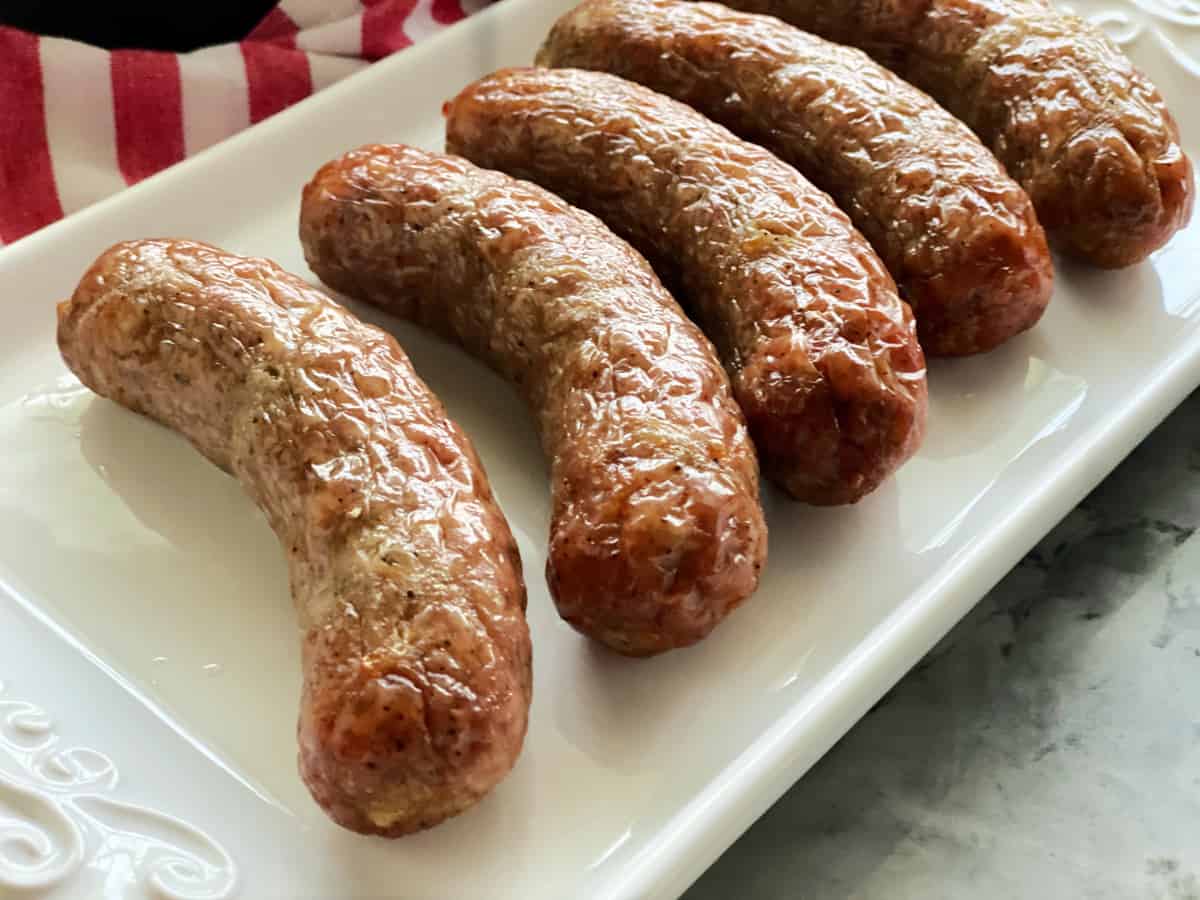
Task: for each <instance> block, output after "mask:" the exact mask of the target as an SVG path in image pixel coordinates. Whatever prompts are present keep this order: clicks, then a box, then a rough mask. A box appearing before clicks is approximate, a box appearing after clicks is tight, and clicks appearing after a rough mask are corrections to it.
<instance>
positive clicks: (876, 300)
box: [446, 69, 926, 504]
mask: <svg viewBox="0 0 1200 900" xmlns="http://www.w3.org/2000/svg"><path fill="white" fill-rule="evenodd" d="M446 113H447V117H448V120H447V132H446V143H447V145H448V147H449V149H450V150H451V151H452V152H457V153H461V154H462V155H464V156H467V157H469V158H470V159H473V160H474V161H475V162H477V163H479V164H480V165H485V166H490V167H492V168H498V169H503V170H505V171H508V172H510V173H512V174H514V175H517V176H519V177H525V178H529V179H530V180H533V181H537V182H539V183H541V184H542V185H544V186H545V187H548V188H550V189H551V190H553V191H555V192H556V193H558V194H560V195H562V196H563V197H565V198H566V199H567V200H568V201H570V202H573V203H575V204H577V205H579V206H582V207H584V208H587V209H590V210H591V211H592V212H594V213H596V214H598V215H599V216H600V218H602V219H604V220H605V221H606V222H607V223H608V224H609V226H610V227H612V228H613V229H614V230H615V231H617V232H618V233H619V234H621V235H622V236H623V237H626V238H627V239H628V240H629V241H630V242H631V243H632V244H633V245H634V246H635V247H637V248H638V249H639V250H641V251H642V252H643V253H644V254H646V256H647V257H648V258H649V259H650V262H651V263H652V264H653V265H654V266H655V268H656V269H657V270H658V272H659V275H660V276H663V278H664V280H665V281H666V282H667V283H668V285H671V286H676V287H677V290H678V291H679V293H678V294H677V296H679V297H680V298H681V299H682V300H684V301H685V305H687V306H689V307H690V311H691V312H692V313H693V314H694V315H695V316H696V318H697V319H698V320H699V322H700V325H701V327H702V328H703V329H704V330H705V332H706V333H707V334H708V336H709V337H710V338H712V340H713V343H714V344H716V347H717V351H718V353H719V354H720V355H721V358H722V359H723V361H724V362H725V365H726V367H727V368H728V370H729V373H730V379H731V381H732V383H733V388H734V396H735V397H736V398H737V400H738V402H739V403H740V404H741V407H742V409H743V411H744V412H745V414H746V419H747V421H748V422H749V425H750V433H751V435H752V436H753V437H754V441H755V443H756V444H757V446H758V450H759V454H760V459H761V461H762V464H763V468H764V470H765V471H766V472H767V474H768V475H770V476H771V477H772V478H774V479H775V480H777V481H778V482H779V483H780V484H781V485H783V486H784V487H785V488H786V489H787V490H788V491H789V492H791V494H792V495H793V496H794V497H797V498H799V499H802V500H807V501H809V502H812V503H825V504H830V503H852V502H854V501H855V500H858V499H859V498H861V497H862V496H863V495H865V494H866V493H868V492H869V491H871V490H872V489H873V488H875V487H876V486H877V485H878V484H879V483H880V482H881V481H882V480H883V479H884V478H885V477H887V476H888V475H889V474H890V473H891V472H892V471H894V470H895V469H896V467H897V466H899V465H900V464H901V463H902V462H903V461H904V460H905V459H907V458H908V457H909V456H910V455H911V454H912V453H913V451H914V450H915V449H916V447H917V445H918V444H919V442H920V439H921V436H922V433H923V430H924V424H925V408H926V385H925V360H924V356H923V355H922V353H921V348H920V346H919V345H918V344H917V339H916V332H915V328H914V326H913V320H912V313H911V312H910V311H909V309H908V306H907V304H905V303H904V302H903V301H901V300H900V299H899V297H897V295H896V289H895V285H894V283H893V282H892V279H891V277H890V276H889V275H888V273H887V270H886V269H884V267H883V264H882V263H881V262H880V261H879V258H878V257H877V256H876V255H875V253H874V251H873V250H872V249H871V247H870V245H868V244H867V242H866V240H865V239H864V238H863V237H862V235H860V234H859V233H858V232H857V231H855V230H854V227H853V226H852V225H851V224H850V221H849V219H847V218H846V216H845V214H844V213H843V212H842V211H841V210H839V209H838V208H837V207H836V206H834V205H833V202H832V201H831V200H830V199H829V198H828V197H827V196H826V195H825V194H823V193H821V192H820V191H818V190H817V189H816V188H814V187H813V186H812V185H811V184H810V183H809V182H808V181H806V180H805V179H804V177H803V176H801V175H800V174H799V173H798V172H796V170H795V169H793V168H791V167H790V166H788V165H785V164H784V163H782V162H780V161H779V160H778V159H776V158H775V157H774V156H772V155H771V154H770V153H768V152H767V151H766V150H763V149H762V148H761V147H758V146H756V145H754V144H749V143H747V142H745V141H743V140H740V139H739V138H737V137H735V136H734V135H733V134H732V133H730V132H729V131H727V130H726V129H725V128H723V127H721V126H720V125H717V124H715V123H713V122H711V121H710V120H708V119H706V118H704V116H702V115H700V114H699V113H697V112H696V111H695V110H693V109H691V108H690V107H687V106H684V105H683V104H682V103H678V102H676V101H674V100H672V99H670V98H668V97H665V96H663V95H661V94H656V93H654V92H653V91H650V90H648V89H646V88H644V87H641V86H640V85H636V84H633V83H631V82H628V81H625V80H624V79H621V78H616V77H614V76H612V75H606V74H603V73H600V72H585V71H580V70H577V69H509V70H504V71H500V72H497V73H494V74H492V75H489V76H488V77H486V78H483V79H481V80H480V81H478V82H476V83H475V84H473V85H470V86H469V87H467V88H466V89H465V90H464V91H463V92H462V93H461V94H459V96H458V97H457V98H455V99H454V100H453V101H452V102H451V103H449V104H447V108H446Z"/></svg>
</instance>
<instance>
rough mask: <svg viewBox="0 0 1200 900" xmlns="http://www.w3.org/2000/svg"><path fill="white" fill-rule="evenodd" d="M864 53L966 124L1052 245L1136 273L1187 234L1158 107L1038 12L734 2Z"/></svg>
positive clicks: (910, 3) (1105, 57)
mask: <svg viewBox="0 0 1200 900" xmlns="http://www.w3.org/2000/svg"><path fill="white" fill-rule="evenodd" d="M726 5H728V6H733V7H736V8H738V9H744V10H748V11H751V12H760V13H769V14H770V15H774V16H778V17H779V18H781V19H784V20H785V21H788V22H791V23H793V24H794V25H798V26H799V27H801V28H804V29H806V30H808V31H812V32H815V33H816V34H819V35H821V36H822V37H826V38H829V39H830V40H834V41H838V42H840V43H844V44H852V45H855V46H858V47H861V48H862V49H864V50H866V51H867V52H868V53H870V54H871V55H872V56H874V57H875V58H876V59H878V60H879V61H880V62H881V63H883V64H884V65H886V66H887V67H889V68H890V69H892V70H893V71H895V72H896V73H898V74H899V75H901V76H902V77H904V78H906V79H908V80H909V81H911V82H912V83H913V84H915V85H917V86H918V87H920V88H922V89H924V90H925V91H928V92H929V93H930V94H931V95H933V97H934V98H935V99H936V100H938V102H940V103H941V104H942V105H943V106H945V107H946V108H947V109H948V110H950V112H952V113H954V114H955V115H956V116H958V117H959V118H960V119H962V120H963V121H964V122H966V123H967V124H968V125H969V126H971V128H972V129H974V131H975V133H976V134H978V135H979V136H980V137H981V138H982V139H983V142H984V143H985V144H987V145H988V146H989V147H991V148H992V151H993V152H994V153H995V154H996V156H998V157H999V158H1000V161H1001V162H1002V163H1004V165H1005V166H1006V167H1007V168H1008V171H1009V174H1010V175H1012V176H1013V177H1014V178H1015V179H1016V180H1017V181H1018V182H1020V183H1021V184H1022V185H1023V186H1024V187H1025V190H1027V191H1028V192H1029V195H1030V197H1031V198H1032V199H1033V204H1034V206H1035V207H1036V209H1037V214H1038V218H1039V219H1040V220H1041V223H1042V225H1043V226H1044V227H1045V228H1046V231H1047V232H1049V234H1050V238H1051V240H1052V241H1053V242H1054V243H1056V244H1060V245H1061V246H1062V247H1063V248H1064V249H1066V250H1067V251H1069V252H1071V253H1073V254H1075V255H1077V256H1080V257H1082V258H1083V259H1085V260H1088V261H1090V262H1092V263H1094V264H1096V265H1098V266H1104V267H1106V268H1116V267H1119V266H1127V265H1132V264H1133V263H1136V262H1139V261H1140V260H1142V259H1145V258H1146V257H1147V256H1148V255H1149V254H1150V253H1151V252H1153V251H1154V250H1157V249H1158V248H1159V247H1161V246H1162V245H1163V244H1165V243H1166V242H1167V240H1168V239H1169V238H1170V237H1171V235H1172V234H1174V233H1175V232H1176V231H1177V230H1178V229H1179V228H1182V227H1183V225H1184V224H1186V222H1187V220H1188V217H1189V215H1190V214H1191V209H1192V202H1193V201H1192V197H1193V194H1194V193H1195V185H1194V183H1193V177H1192V167H1191V163H1189V162H1188V159H1187V157H1186V156H1185V155H1184V152H1183V149H1182V147H1181V146H1180V144H1179V129H1178V127H1177V126H1176V124H1175V120H1174V119H1173V118H1171V114H1170V113H1169V112H1168V111H1167V107H1166V104H1165V103H1164V102H1163V98H1162V96H1161V95H1160V94H1159V93H1158V91H1157V90H1156V89H1155V87H1154V85H1152V84H1151V83H1150V81H1149V80H1148V79H1147V78H1146V76H1145V75H1143V74H1142V73H1141V72H1140V71H1138V70H1137V69H1136V68H1135V67H1134V66H1133V64H1132V63H1131V62H1130V61H1129V60H1128V59H1127V58H1126V57H1125V55H1124V54H1122V53H1121V51H1120V50H1119V49H1117V47H1116V46H1115V45H1114V44H1113V43H1112V41H1110V40H1109V39H1108V38H1107V37H1106V36H1105V35H1104V34H1103V33H1101V32H1100V31H1099V29H1097V28H1093V27H1092V26H1091V25H1089V24H1088V23H1086V22H1084V21H1083V20H1082V19H1079V18H1077V17H1075V16H1071V15H1067V14H1065V13H1061V12H1059V11H1057V10H1055V9H1054V8H1053V7H1052V6H1051V5H1050V4H1049V3H1048V2H1046V0H728V2H727V4H726Z"/></svg>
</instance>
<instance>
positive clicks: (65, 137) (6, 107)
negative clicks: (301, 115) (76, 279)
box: [0, 0, 489, 244]
mask: <svg viewBox="0 0 1200 900" xmlns="http://www.w3.org/2000/svg"><path fill="white" fill-rule="evenodd" d="M488 2H489V0H362V2H359V0H283V2H282V3H280V4H279V5H278V6H276V7H275V8H274V9H272V10H271V11H270V13H268V14H267V16H266V18H264V19H263V21H262V22H261V23H259V25H258V26H257V27H256V28H255V29H254V30H253V31H252V32H251V33H250V34H249V35H248V36H247V37H246V38H245V40H242V41H239V42H238V43H236V44H223V45H221V46H216V47H207V48H204V49H202V50H196V51H194V52H191V53H184V54H174V53H162V52H157V51H147V50H116V51H112V52H110V51H107V50H101V49H99V48H97V47H90V46H88V45H86V44H80V43H77V42H75V41H68V40H63V39H60V38H49V37H40V36H38V35H34V34H29V33H27V32H24V31H19V30H17V29H15V28H6V27H0V244H8V243H12V242H13V241H15V240H17V239H18V238H20V237H23V236H24V235H26V234H29V233H30V232H32V231H36V230H37V229H39V228H41V227H42V226H44V225H48V224H49V223H51V222H53V221H55V220H56V219H59V218H61V217H62V216H64V215H66V214H68V213H71V212H74V211H75V210H78V209H82V208H83V207H85V206H87V205H89V204H91V203H94V202H96V201H97V200H100V199H101V198H103V197H107V196H108V195H109V194H113V193H115V192H116V191H119V190H121V189H122V188H123V187H125V186H127V185H130V184H133V183H135V182H137V181H140V180H141V179H143V178H145V177H146V176H148V175H153V174H154V173H155V172H158V171H159V170H161V169H165V168H166V167H167V166H169V165H172V164H173V163H176V162H178V161H179V160H181V159H183V158H184V157H185V156H190V155H191V154H193V153H196V152H198V151H200V150H203V149H204V148H205V147H208V146H209V145H211V144H214V143H216V142H217V141H219V140H221V139H223V138H226V137H228V136H229V135H231V134H234V133H236V132H238V131H241V130H242V129H243V128H245V127H247V126H248V125H253V124H254V123H255V122H259V121H261V120H262V119H265V118H266V117H267V116H270V115H273V114H274V113H277V112H279V111H280V110H281V109H284V108H285V107H287V106H290V105H291V104H292V103H295V102H296V101H297V100H301V99H303V98H304V97H307V96H308V95H309V94H311V93H313V92H314V91H318V90H320V89H321V88H323V87H325V86H326V85H328V84H331V83H333V82H334V81H337V80H338V79H340V78H344V77H345V76H347V75H350V74H352V73H354V72H357V71H358V70H359V69H361V68H363V67H365V66H367V65H369V64H370V63H371V62H374V61H375V60H377V59H380V58H381V57H384V56H387V55H388V54H389V53H392V52H394V51H396V50H402V49H403V48H405V47H408V46H409V45H411V44H413V43H416V42H417V41H420V40H421V39H423V38H425V37H428V36H429V35H431V34H433V33H435V32H437V31H440V30H441V29H443V28H445V27H446V26H448V25H451V24H453V23H454V22H457V21H458V20H459V19H461V18H463V17H464V16H466V15H469V14H470V13H472V12H475V11H477V10H478V9H481V8H482V7H484V6H486V5H487V3H488Z"/></svg>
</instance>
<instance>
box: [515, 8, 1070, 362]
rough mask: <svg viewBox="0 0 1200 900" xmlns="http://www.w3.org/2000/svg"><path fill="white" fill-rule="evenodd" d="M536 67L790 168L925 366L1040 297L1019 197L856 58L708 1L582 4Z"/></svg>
mask: <svg viewBox="0 0 1200 900" xmlns="http://www.w3.org/2000/svg"><path fill="white" fill-rule="evenodd" d="M537 61H538V64H539V65H548V66H564V67H575V68H583V69H599V70H602V71H607V72H611V73H613V74H614V75H620V76H622V77H624V78H629V79H631V80H633V81H637V82H639V83H641V84H644V85H646V86H647V87H649V88H651V89H653V90H656V91H659V92H661V93H664V94H668V95H670V96H672V97H674V98H675V99H677V100H682V101H683V102H684V103H687V104H688V105H689V106H692V107H694V108H695V109H697V110H699V111H700V112H702V113H704V114H705V115H706V116H708V117H709V118H711V119H714V120H716V121H718V122H721V123H722V124H723V125H726V126H727V127H729V128H730V129H732V130H733V131H734V132H736V133H737V134H739V135H740V136H742V137H744V138H746V139H748V140H751V141H753V142H755V143H757V144H762V145H763V146H764V147H766V148H767V149H768V150H771V151H772V152H773V153H775V154H776V155H777V156H779V157H780V158H781V159H783V160H785V161H786V162H789V163H791V164H792V165H794V166H795V167H796V168H797V169H799V170H800V171H801V172H802V173H803V174H804V175H805V176H806V177H808V178H809V179H810V180H811V181H812V182H813V183H814V184H815V185H816V186H817V187H819V188H821V189H822V190H824V191H828V192H829V193H830V194H831V195H832V196H833V198H834V200H835V201H837V203H838V205H839V206H841V208H842V209H843V210H844V211H845V212H846V213H847V214H848V215H849V216H850V219H851V221H853V222H854V225H855V226H856V227H857V228H858V229H859V230H860V231H861V232H862V233H863V235H864V236H865V237H866V238H867V239H868V240H869V241H870V242H871V245H872V246H873V247H874V248H875V250H876V252H878V253H879V256H880V258H881V259H882V260H883V261H884V263H885V264H886V265H887V267H888V269H889V270H890V271H891V273H892V276H893V277H894V278H895V279H896V282H897V283H898V285H899V286H900V289H901V291H902V293H903V295H904V297H905V299H906V300H908V302H909V303H910V304H911V305H912V308H913V314H914V315H915V316H916V318H917V334H918V337H919V338H920V341H921V347H922V349H923V350H924V351H925V352H926V353H927V354H930V355H936V356H946V355H952V356H959V355H964V354H970V353H980V352H983V351H986V350H991V349H992V348H994V347H996V346H997V345H998V344H1000V343H1002V342H1003V341H1005V340H1007V339H1008V338H1010V337H1012V336H1013V335H1015V334H1018V333H1020V332H1022V331H1025V330H1026V329H1028V328H1030V327H1032V326H1033V325H1034V324H1035V323H1036V322H1037V321H1038V319H1040V318H1041V315H1042V312H1043V311H1044V310H1045V308H1046V304H1047V303H1048V302H1049V300H1050V294H1051V292H1052V289H1053V282H1054V278H1053V267H1052V265H1051V261H1050V251H1049V249H1048V248H1047V246H1046V236H1045V234H1044V232H1043V231H1042V227H1041V225H1039V224H1038V221H1037V217H1036V216H1035V214H1034V211H1033V205H1032V203H1030V201H1029V197H1028V196H1027V195H1026V194H1025V192H1024V191H1023V190H1022V189H1021V187H1020V185H1018V184H1017V183H1016V182H1014V181H1013V180H1012V179H1011V178H1009V177H1008V175H1007V174H1006V173H1005V172H1004V168H1003V167H1002V166H1001V165H1000V163H999V162H997V160H996V158H995V157H994V156H993V155H992V153H991V152H990V151H989V150H988V149H987V148H986V147H984V146H983V145H982V144H981V143H980V142H979V139H978V138H976V137H975V135H974V134H973V133H972V132H971V130H970V129H969V128H967V127H966V126H965V125H963V124H962V123H961V122H959V121H958V120H957V119H955V118H954V117H953V116H951V115H950V114H949V113H947V112H946V111H945V110H944V109H942V108H941V107H940V106H938V105H937V104H936V103H934V102H933V100H931V99H930V98H929V96H928V95H926V94H924V93H922V92H921V91H919V90H917V89H916V88H914V87H913V86H912V85H910V84H908V83H907V82H904V81H902V80H901V79H900V78H898V77H897V76H895V75H893V74H892V73H891V72H889V71H888V70H887V69H884V68H883V67H882V66H879V65H878V64H876V63H875V62H873V61H872V60H871V59H870V58H869V57H867V56H866V55H865V54H864V53H862V52H861V51H859V50H854V49H851V48H849V47H843V46H840V45H838V44H832V43H830V42H828V41H825V40H822V39H821V38H818V37H814V36H813V35H810V34H806V33H804V32H802V31H799V30H798V29H795V28H793V27H791V26H789V25H786V24H784V23H782V22H780V21H779V20H778V19H773V18H770V17H768V16H754V15H748V14H745V13H738V12H734V11H732V10H730V9H728V8H727V7H725V6H720V5H718V4H715V3H687V2H682V0H584V2H583V3H581V4H580V5H579V6H577V7H576V8H575V9H574V10H572V11H571V12H569V13H567V14H566V15H564V16H563V17H562V18H561V19H559V20H558V22H557V23H556V24H555V25H554V27H553V29H552V30H551V32H550V34H549V36H548V37H547V38H546V42H545V44H544V45H543V47H542V50H541V52H540V53H539V54H538V58H537Z"/></svg>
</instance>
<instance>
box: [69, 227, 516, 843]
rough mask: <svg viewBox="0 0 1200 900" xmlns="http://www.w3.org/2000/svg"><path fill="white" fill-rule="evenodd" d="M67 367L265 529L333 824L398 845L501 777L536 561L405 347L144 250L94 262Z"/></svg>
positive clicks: (147, 244) (313, 304)
mask: <svg viewBox="0 0 1200 900" xmlns="http://www.w3.org/2000/svg"><path fill="white" fill-rule="evenodd" d="M58 345H59V348H60V350H61V352H62V355H63V359H64V360H66V363H67V365H68V366H69V367H70V369H71V370H72V371H73V372H74V373H75V374H76V375H77V376H79V378H80V380H81V381H83V383H84V384H86V385H87V386H88V387H90V388H91V389H92V390H94V391H95V392H96V393H98V394H100V395H101V396H104V397H108V398H110V399H112V400H115V401H116V402H117V403H120V404H122V405H123V406H127V407H129V408H130V409H132V410H134V411H135V412H139V413H142V414H144V415H147V416H149V417H150V418H152V419H155V420H157V421H159V422H161V423H163V424H164V425H167V426H169V427H171V428H174V429H176V430H177V431H179V432H181V433H182V434H183V435H184V436H185V437H187V438H188V440H190V441H191V442H192V444H193V445H195V447H196V448H197V449H198V450H199V451H200V452H201V453H203V454H204V455H205V456H206V457H208V458H209V459H210V460H212V462H214V463H216V464H217V465H218V466H220V467H221V468H223V469H225V470H226V471H228V472H230V473H232V474H233V475H235V476H236V477H237V478H238V480H239V481H240V482H241V483H242V485H243V486H244V487H245V488H246V490H247V491H248V492H249V494H250V495H251V496H252V497H253V498H254V499H255V500H256V501H257V502H258V504H259V506H260V507H262V510H263V512H264V513H266V516H267V520H268V521H269V522H270V524H271V527H272V528H273V529H274V530H275V534H276V535H277V536H278V537H279V540H280V542H281V543H282V545H283V547H284V550H285V551H286V554H287V559H288V564H289V568H290V575H291V586H292V596H293V598H294V600H295V605H296V609H297V612H298V615H299V619H300V622H301V625H302V628H303V633H304V638H303V671H304V690H303V695H302V699H301V712H300V723H299V741H300V772H301V774H302V776H303V777H304V780H305V782H307V784H308V787H309V790H310V791H312V795H313V797H314V799H315V800H316V801H317V802H318V803H319V804H320V805H321V806H322V807H324V809H325V811H326V812H328V813H329V815H330V816H331V817H332V818H333V819H334V820H335V821H336V822H338V823H339V824H341V825H344V826H345V827H347V828H351V829H353V830H355V831H361V832H364V833H373V834H382V835H388V836H398V835H401V834H405V833H406V832H410V831H414V830H417V829H420V828H426V827H428V826H431V825H434V824H436V823H437V822H439V821H441V820H442V819H445V818H446V817H447V816H452V815H454V814H456V813H459V812H461V811H463V810H464V809H466V808H467V807H469V806H471V805H472V804H473V803H475V802H476V801H477V800H479V799H480V798H481V797H482V796H483V795H484V794H486V793H487V792H488V790H490V789H491V788H492V787H493V786H494V785H495V784H496V783H497V782H498V781H500V779H501V778H503V777H504V775H505V774H506V773H507V772H508V770H509V769H510V768H511V767H512V765H513V762H514V761H515V760H516V757H517V754H518V752H519V751H520V748H521V743H522V741H523V740H524V736H525V725H526V718H527V715H528V709H529V699H530V690H531V680H530V646H529V631H528V628H527V626H526V623H525V584H524V581H523V580H522V578H521V560H520V557H519V555H518V552H517V547H516V544H515V543H514V542H513V539H512V535H511V533H510V532H509V529H508V524H507V523H506V522H505V520H504V517H503V515H502V514H501V512H500V510H499V509H498V508H497V506H496V503H495V501H494V500H493V498H492V492H491V489H490V487H489V486H488V481H487V476H486V475H485V474H484V471H483V468H482V467H481V465H480V463H479V460H478V458H477V457H476V456H475V451H474V450H473V449H472V447H471V443H470V441H469V440H468V439H467V437H466V436H465V435H464V434H463V433H462V431H461V430H460V429H459V428H458V426H456V425H455V424H454V423H453V422H451V421H450V420H449V419H447V418H446V413H445V411H444V410H443V409H442V405H441V404H440V403H439V402H438V400H437V398H436V397H435V396H434V395H433V394H432V393H431V392H430V390H429V389H428V388H427V387H426V386H425V385H424V383H423V382H422V381H421V380H420V379H419V378H418V377H417V375H416V374H415V373H414V372H413V370H412V366H411V365H410V364H409V362H408V359H407V357H406V356H405V355H404V353H403V352H402V351H401V350H400V348H399V347H398V346H397V344H396V342H395V340H393V339H392V338H391V337H389V336H388V335H387V334H386V333H384V332H383V331H380V330H379V329H378V328H374V327H372V326H370V325H365V324H363V323H362V322H360V321H358V319H356V318H355V317H354V316H353V315H351V314H350V313H349V312H348V311H347V310H345V309H343V308H342V307H341V306H338V305H337V304H336V303H334V302H332V301H331V300H329V299H328V298H327V297H325V295H324V294H322V293H321V292H320V291H318V290H316V289H314V288H312V287H310V286H309V285H307V284H306V283H305V282H303V281H301V280H300V279H299V278H296V277H295V276H292V275H289V274H288V273H286V272H284V271H283V270H282V269H280V268H279V267H278V266H276V265H275V264H274V263H271V262H269V261H267V260H264V259H247V258H242V257H238V256H233V255H230V254H227V253H223V252H221V251H220V250H217V249H216V248H214V247H210V246H208V245H206V244H200V243H194V242H191V241H169V240H146V241H132V242H128V243H123V244H117V245H116V246H114V247H112V248H111V249H109V250H108V251H106V252H105V253H104V254H102V255H101V256H100V258H99V259H97V260H96V262H95V263H94V264H93V265H92V267H91V269H89V270H88V272H87V273H86V274H85V275H84V276H83V280H82V281H81V282H80V283H79V286H78V287H77V288H76V289H75V293H74V296H73V297H72V298H71V299H70V300H67V301H65V302H63V303H62V304H60V305H59V308H58Z"/></svg>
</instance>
